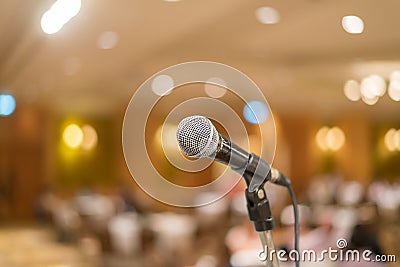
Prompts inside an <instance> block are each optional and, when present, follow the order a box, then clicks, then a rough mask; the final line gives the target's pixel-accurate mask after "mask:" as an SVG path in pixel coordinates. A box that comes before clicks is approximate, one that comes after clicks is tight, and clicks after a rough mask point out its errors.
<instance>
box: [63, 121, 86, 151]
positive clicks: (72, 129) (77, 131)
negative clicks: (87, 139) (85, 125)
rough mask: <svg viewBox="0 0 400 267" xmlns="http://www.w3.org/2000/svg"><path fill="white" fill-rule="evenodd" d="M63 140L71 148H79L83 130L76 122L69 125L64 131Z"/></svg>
mask: <svg viewBox="0 0 400 267" xmlns="http://www.w3.org/2000/svg"><path fill="white" fill-rule="evenodd" d="M63 140H64V142H65V144H66V145H67V146H68V147H70V148H77V147H79V146H80V145H81V144H82V141H83V132H82V129H81V128H80V127H79V126H78V125H76V124H70V125H68V126H67V127H66V128H65V130H64V132H63Z"/></svg>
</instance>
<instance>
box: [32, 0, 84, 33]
mask: <svg viewBox="0 0 400 267" xmlns="http://www.w3.org/2000/svg"><path fill="white" fill-rule="evenodd" d="M81 6H82V2H81V0H58V1H57V2H55V3H54V4H53V5H52V6H51V7H50V9H49V10H47V11H46V12H45V13H44V14H43V16H42V18H41V21H40V24H41V27H42V30H43V32H45V33H47V34H54V33H56V32H58V31H59V30H61V28H62V27H63V26H64V25H65V24H66V23H67V22H68V21H70V20H71V19H72V18H73V17H75V16H76V15H77V14H78V13H79V11H80V9H81Z"/></svg>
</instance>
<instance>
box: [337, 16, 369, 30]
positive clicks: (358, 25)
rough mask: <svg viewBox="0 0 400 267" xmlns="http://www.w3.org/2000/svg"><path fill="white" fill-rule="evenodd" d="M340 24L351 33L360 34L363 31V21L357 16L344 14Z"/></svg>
mask: <svg viewBox="0 0 400 267" xmlns="http://www.w3.org/2000/svg"><path fill="white" fill-rule="evenodd" d="M342 26H343V29H344V30H345V31H346V32H348V33H351V34H360V33H362V32H363V31H364V22H363V21H362V19H361V18H360V17H357V16H344V17H343V19H342Z"/></svg>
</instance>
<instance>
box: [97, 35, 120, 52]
mask: <svg viewBox="0 0 400 267" xmlns="http://www.w3.org/2000/svg"><path fill="white" fill-rule="evenodd" d="M118 41H119V35H118V33H116V32H113V31H105V32H102V33H101V34H100V35H99V37H98V38H97V47H98V48H100V49H113V48H114V47H115V46H116V45H117V44H118Z"/></svg>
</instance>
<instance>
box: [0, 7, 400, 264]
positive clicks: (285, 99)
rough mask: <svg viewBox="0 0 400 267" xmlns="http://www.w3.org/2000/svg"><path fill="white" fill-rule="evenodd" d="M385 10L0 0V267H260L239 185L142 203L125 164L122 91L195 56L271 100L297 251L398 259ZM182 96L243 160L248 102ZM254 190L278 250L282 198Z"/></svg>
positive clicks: (395, 53)
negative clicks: (296, 224) (343, 249)
mask: <svg viewBox="0 0 400 267" xmlns="http://www.w3.org/2000/svg"><path fill="white" fill-rule="evenodd" d="M398 10H400V2H398V1H395V0H387V1H369V0H368V1H366V0H349V1H328V0H296V1H295V0H291V1H277V0H271V1H265V0H250V1H240V0H219V1H212V0H202V1H198V0H197V1H196V0H181V1H179V0H164V1H163V0H142V1H140V0H130V1H128V0H119V1H111V0H82V1H80V0H58V1H54V0H36V1H23V0H2V1H1V3H0V34H1V42H0V222H1V225H0V266H4V267H14V266H18V267H19V266H41V267H42V266H49V267H81V266H85V267H86V266H110V267H114V266H115V267H118V266H154V267H156V266H196V267H215V266H243V267H244V266H262V264H260V263H259V262H258V260H257V251H258V250H260V249H261V245H260V243H259V240H258V236H257V235H256V234H255V232H254V230H253V225H252V224H251V223H249V222H248V219H247V211H246V208H245V202H244V195H243V190H244V187H245V185H244V184H243V183H242V182H240V183H239V184H238V185H237V186H236V187H235V188H234V189H233V190H232V191H231V192H230V193H229V194H228V195H227V196H226V197H224V198H222V199H220V200H219V201H217V202H215V203H213V204H211V205H209V206H206V207H203V208H176V207H171V206H168V205H165V204H162V203H161V202H158V201H156V200H154V199H152V198H151V197H149V196H148V195H146V194H145V193H144V192H143V191H141V189H140V188H139V187H138V185H137V184H136V183H135V181H134V180H133V179H132V177H131V175H130V173H129V171H128V168H127V166H126V163H125V161H124V156H123V152H122V137H121V134H122V122H123V118H124V112H125V109H126V108H127V106H128V103H129V100H130V98H131V97H132V95H133V94H134V92H135V90H136V89H137V88H138V87H139V86H140V84H142V83H143V82H144V81H145V80H146V79H148V78H149V77H150V76H151V75H153V74H154V73H156V72H158V71H160V70H162V69H164V68H166V67H169V66H171V65H174V64H177V63H182V62H186V61H193V60H207V61H216V62H221V63H224V64H228V65H230V66H232V67H234V68H237V69H238V70H240V71H242V72H244V73H245V74H246V75H248V76H249V77H250V78H251V79H252V80H254V81H255V83H256V84H257V85H258V86H259V87H260V89H261V90H262V91H263V93H264V94H265V96H266V98H267V99H268V102H269V104H270V107H271V110H272V113H273V116H274V120H275V123H276V130H277V135H276V137H277V149H276V154H275V159H274V163H273V165H274V166H275V167H276V168H279V169H280V170H281V171H282V172H284V173H286V174H287V175H288V176H289V177H291V179H292V184H293V187H294V189H295V191H296V194H297V198H298V201H299V203H300V204H301V206H300V213H301V214H300V215H301V216H300V217H301V248H302V249H315V250H317V251H319V250H322V249H327V248H328V247H329V246H332V247H334V248H336V240H337V239H338V238H345V239H346V240H347V241H348V248H354V249H359V250H363V249H370V250H371V251H373V252H374V254H377V255H379V254H393V255H397V258H400V245H399V242H398V240H399V238H400V225H399V220H400V218H399V215H400V214H399V211H400V209H399V208H400V180H399V178H400V103H399V101H400V51H399V47H400V35H399V34H398V29H399V27H400V21H399V19H398ZM164 78H165V77H164ZM217 78H218V77H217ZM169 82H170V80H168V79H167V80H164V81H163V80H161V81H160V83H161V89H160V90H161V91H162V88H165V83H167V84H168V83H169ZM163 84H164V87H163ZM196 86H197V87H196V88H197V89H199V90H198V92H201V93H199V94H200V95H201V94H202V95H204V96H206V97H210V98H218V99H220V100H221V101H224V102H226V103H227V104H229V105H230V106H231V107H233V108H234V110H235V111H236V112H237V114H239V116H240V117H241V119H242V120H243V122H244V123H245V124H246V128H247V129H248V131H249V132H250V133H251V134H253V135H254V136H255V141H253V142H252V143H251V148H252V151H254V152H257V151H258V150H259V149H260V147H259V146H260V140H259V139H257V136H258V137H259V131H258V127H257V125H255V124H253V123H254V122H252V121H251V119H250V121H249V118H248V117H246V116H245V114H244V113H243V109H245V107H246V103H243V102H241V101H240V99H238V98H237V97H236V98H235V97H234V96H232V95H231V94H229V93H226V94H225V92H224V90H222V89H221V88H219V87H214V88H208V90H207V88H206V90H203V87H201V85H196ZM211 87H212V86H211ZM160 90H158V89H157V88H154V87H153V91H149V92H148V94H149V95H150V94H154V93H155V94H160ZM221 90H222V91H221ZM161 94H162V93H161ZM168 97H170V100H169V101H164V102H162V101H161V102H160V103H159V104H158V106H157V107H156V108H155V109H154V110H153V112H152V123H151V125H150V126H149V127H153V128H152V129H153V130H154V131H153V132H154V136H147V138H148V140H147V142H148V149H149V153H150V154H152V155H155V156H154V157H156V158H157V155H158V154H157V153H159V146H160V144H159V143H158V142H157V140H156V139H157V138H158V137H157V136H159V134H160V133H159V132H158V131H157V130H158V128H157V127H158V125H159V124H161V121H162V118H164V117H165V115H166V114H167V113H168V112H169V111H170V110H171V103H174V102H173V101H178V100H179V99H180V98H179V97H180V96H179V94H171V95H170V96H168ZM216 112H219V111H218V110H216ZM137 115H138V116H141V115H142V116H143V114H137ZM269 115H271V114H269ZM257 140H258V141H257ZM262 141H264V142H266V140H262ZM156 160H158V164H159V166H160V169H162V172H163V173H165V174H166V175H167V176H169V178H168V179H169V180H170V181H171V182H174V183H176V184H180V185H182V184H183V185H185V186H197V185H201V184H205V183H207V182H209V180H207V179H208V178H207V176H208V175H207V174H209V173H211V172H212V168H213V166H214V165H212V166H211V167H210V170H206V171H205V174H204V173H203V174H204V175H202V178H199V179H200V180H199V179H197V180H194V181H192V180H188V179H185V177H184V176H182V174H179V173H178V174H177V173H176V172H174V170H173V168H172V167H171V166H170V165H169V164H167V163H166V159H164V158H162V157H161V158H158V159H156ZM200 176H201V175H200ZM201 179H204V180H201ZM199 181H200V182H199ZM267 194H268V197H269V199H270V202H271V206H272V211H273V213H274V218H275V221H276V225H277V229H276V230H275V231H274V238H275V245H276V246H277V247H278V248H285V249H291V248H292V247H293V245H292V244H293V235H292V224H293V219H292V217H293V216H292V211H291V208H290V207H289V206H288V205H289V198H288V194H287V192H286V191H285V190H284V189H282V188H277V187H274V186H268V188H267ZM204 197H205V198H207V197H210V196H207V195H205V196H204ZM397 261H399V259H397ZM362 264H363V265H362V266H367V264H366V263H362ZM370 264H371V266H399V263H398V262H397V263H386V264H380V263H379V264H378V263H370ZM282 265H283V266H286V265H287V266H291V263H286V265H285V264H282ZM303 265H304V266H317V263H312V264H310V263H304V264H303ZM320 266H358V265H357V264H356V263H347V265H346V263H340V262H325V263H320Z"/></svg>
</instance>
